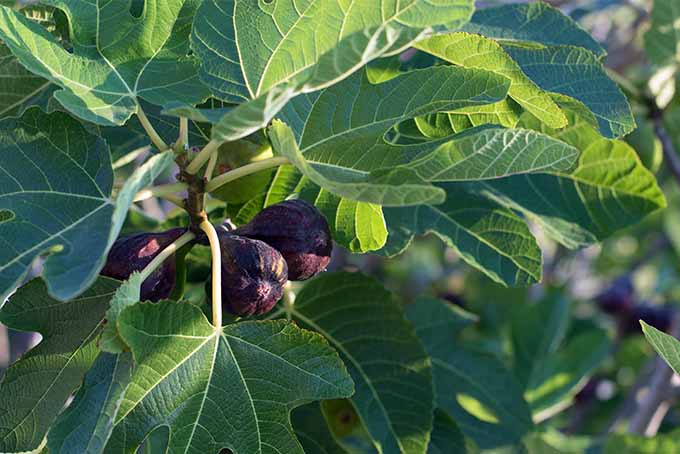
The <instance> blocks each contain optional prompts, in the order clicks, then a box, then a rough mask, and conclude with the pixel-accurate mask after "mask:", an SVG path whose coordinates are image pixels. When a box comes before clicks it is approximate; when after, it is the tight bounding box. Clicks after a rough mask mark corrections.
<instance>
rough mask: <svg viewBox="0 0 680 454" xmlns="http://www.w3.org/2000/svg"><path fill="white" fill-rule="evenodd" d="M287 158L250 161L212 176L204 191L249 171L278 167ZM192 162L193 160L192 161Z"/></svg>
mask: <svg viewBox="0 0 680 454" xmlns="http://www.w3.org/2000/svg"><path fill="white" fill-rule="evenodd" d="M288 163H289V161H288V158H284V157H282V156H276V157H274V158H269V159H263V160H262V161H256V162H251V163H250V164H246V165H244V166H242V167H239V168H237V169H234V170H230V171H229V172H225V173H223V174H222V175H219V176H217V177H215V178H213V179H212V180H211V181H209V182H208V184H206V185H205V190H206V192H212V191H214V190H215V189H217V188H219V187H220V186H222V185H225V184H227V183H229V182H231V181H234V180H238V179H239V178H241V177H244V176H246V175H250V174H251V173H255V172H259V171H260V170H265V169H269V168H271V167H278V166H282V165H285V164H288ZM192 164H193V162H192Z"/></svg>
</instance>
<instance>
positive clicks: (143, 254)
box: [100, 228, 186, 301]
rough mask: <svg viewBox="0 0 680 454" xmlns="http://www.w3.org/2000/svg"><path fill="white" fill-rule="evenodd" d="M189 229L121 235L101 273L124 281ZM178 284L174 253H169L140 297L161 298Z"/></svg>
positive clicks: (168, 294)
mask: <svg viewBox="0 0 680 454" xmlns="http://www.w3.org/2000/svg"><path fill="white" fill-rule="evenodd" d="M185 232H186V229H185V228H175V229H170V230H168V231H165V232H159V233H140V234H137V235H132V236H127V237H123V238H119V239H118V240H116V242H115V243H114V244H113V247H112V248H111V250H110V251H109V256H108V258H107V259H106V264H105V265H104V268H103V269H102V270H101V273H100V274H101V275H102V276H107V277H112V278H114V279H118V280H125V279H127V278H128V277H130V275H131V274H132V273H133V272H134V271H141V270H142V269H144V267H145V266H146V265H148V264H149V262H151V260H153V259H154V257H156V256H157V255H158V254H159V253H160V252H161V251H162V250H163V249H165V247H166V246H168V245H169V244H170V243H172V242H173V241H175V240H176V239H177V238H179V237H180V236H182V234H184V233H185ZM174 286H175V256H174V254H173V255H172V256H170V257H169V258H168V259H167V260H165V261H164V262H163V264H162V265H161V266H159V267H158V268H157V269H156V270H155V271H154V272H153V273H151V275H150V276H149V277H148V278H147V279H146V280H145V281H144V283H143V284H142V288H141V294H140V296H141V299H142V300H150V301H159V300H162V299H164V298H167V297H169V296H170V294H171V293H172V289H173V287H174Z"/></svg>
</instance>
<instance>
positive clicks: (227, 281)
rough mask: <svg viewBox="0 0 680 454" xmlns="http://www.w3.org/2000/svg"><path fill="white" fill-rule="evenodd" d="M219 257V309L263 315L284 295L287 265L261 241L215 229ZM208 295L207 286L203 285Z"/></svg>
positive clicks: (232, 312)
mask: <svg viewBox="0 0 680 454" xmlns="http://www.w3.org/2000/svg"><path fill="white" fill-rule="evenodd" d="M218 237H219V241H220V251H221V254H222V308H223V309H224V310H225V311H227V312H229V313H231V314H234V315H238V316H241V317H246V316H250V315H260V314H266V313H267V312H269V311H271V310H272V309H273V308H274V306H275V305H276V302H277V301H278V300H279V299H281V296H282V295H283V286H284V285H285V284H286V281H287V280H288V266H287V265H286V262H285V260H283V257H282V256H281V254H280V253H279V251H277V250H276V249H274V248H273V247H271V246H269V245H267V244H266V243H263V242H262V241H258V240H253V239H250V238H245V237H242V236H238V235H234V234H231V233H229V232H226V231H224V230H218ZM206 290H207V291H208V295H210V287H209V286H206Z"/></svg>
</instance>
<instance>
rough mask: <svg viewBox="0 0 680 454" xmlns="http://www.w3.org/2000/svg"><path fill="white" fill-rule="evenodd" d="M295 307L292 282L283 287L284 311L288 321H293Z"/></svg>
mask: <svg viewBox="0 0 680 454" xmlns="http://www.w3.org/2000/svg"><path fill="white" fill-rule="evenodd" d="M294 306H295V292H293V288H292V286H291V283H290V281H288V282H286V285H285V286H284V287H283V311H284V312H285V313H286V319H288V321H290V320H292V319H293V309H294Z"/></svg>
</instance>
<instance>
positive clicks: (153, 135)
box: [137, 104, 168, 151]
mask: <svg viewBox="0 0 680 454" xmlns="http://www.w3.org/2000/svg"><path fill="white" fill-rule="evenodd" d="M137 118H139V122H140V123H141V124H142V127H143V128H144V130H145V131H146V134H147V135H148V136H149V138H150V139H151V142H153V144H154V145H155V146H156V148H158V150H159V151H165V150H167V149H168V144H166V143H165V142H164V141H163V139H162V138H161V136H160V135H158V133H157V132H156V130H155V129H154V127H153V126H152V125H151V122H150V121H149V119H148V118H147V116H146V114H145V113H144V109H142V106H140V105H139V104H138V105H137Z"/></svg>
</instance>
